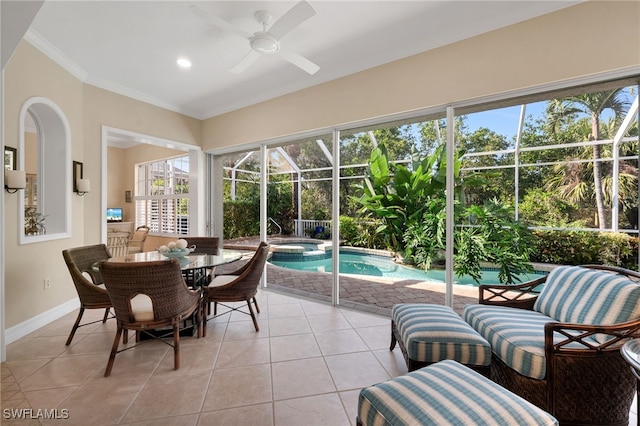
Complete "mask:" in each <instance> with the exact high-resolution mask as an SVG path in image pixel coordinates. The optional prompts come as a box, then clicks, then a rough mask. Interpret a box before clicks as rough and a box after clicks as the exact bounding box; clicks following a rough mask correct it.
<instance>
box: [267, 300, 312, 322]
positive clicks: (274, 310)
mask: <svg viewBox="0 0 640 426" xmlns="http://www.w3.org/2000/svg"><path fill="white" fill-rule="evenodd" d="M303 316H305V315H304V310H302V306H301V305H300V303H286V304H280V305H270V306H269V319H274V318H291V317H303Z"/></svg>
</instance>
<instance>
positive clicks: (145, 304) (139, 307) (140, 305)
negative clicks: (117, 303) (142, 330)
mask: <svg viewBox="0 0 640 426" xmlns="http://www.w3.org/2000/svg"><path fill="white" fill-rule="evenodd" d="M131 312H132V313H133V319H134V320H135V321H153V318H154V316H153V303H152V302H151V298H150V297H149V296H147V295H146V294H137V295H136V296H135V297H133V298H132V299H131Z"/></svg>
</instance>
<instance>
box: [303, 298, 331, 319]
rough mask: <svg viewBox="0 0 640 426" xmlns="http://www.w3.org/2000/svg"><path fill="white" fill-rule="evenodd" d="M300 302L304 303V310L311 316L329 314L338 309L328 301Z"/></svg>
mask: <svg viewBox="0 0 640 426" xmlns="http://www.w3.org/2000/svg"><path fill="white" fill-rule="evenodd" d="M300 304H301V305H302V309H303V310H304V313H305V314H307V315H309V316H311V315H328V314H331V313H333V312H335V311H337V309H336V308H335V307H333V306H331V305H330V304H328V303H320V302H310V301H306V300H305V301H302V302H300Z"/></svg>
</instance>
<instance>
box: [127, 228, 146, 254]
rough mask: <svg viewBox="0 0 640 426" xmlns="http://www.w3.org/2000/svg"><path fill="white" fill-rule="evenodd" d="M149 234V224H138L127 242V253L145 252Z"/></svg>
mask: <svg viewBox="0 0 640 426" xmlns="http://www.w3.org/2000/svg"><path fill="white" fill-rule="evenodd" d="M147 235H149V227H148V226H147V225H141V226H138V227H137V228H136V230H135V232H134V233H133V235H131V239H129V243H128V244H127V254H134V253H141V252H143V251H144V242H145V240H146V239H147Z"/></svg>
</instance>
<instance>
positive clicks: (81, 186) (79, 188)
mask: <svg viewBox="0 0 640 426" xmlns="http://www.w3.org/2000/svg"><path fill="white" fill-rule="evenodd" d="M90 190H91V182H90V181H89V179H84V165H83V164H82V163H81V162H79V161H74V162H73V192H75V193H76V194H78V195H80V196H82V195H84V194H86V193H87V192H89V191H90Z"/></svg>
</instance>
